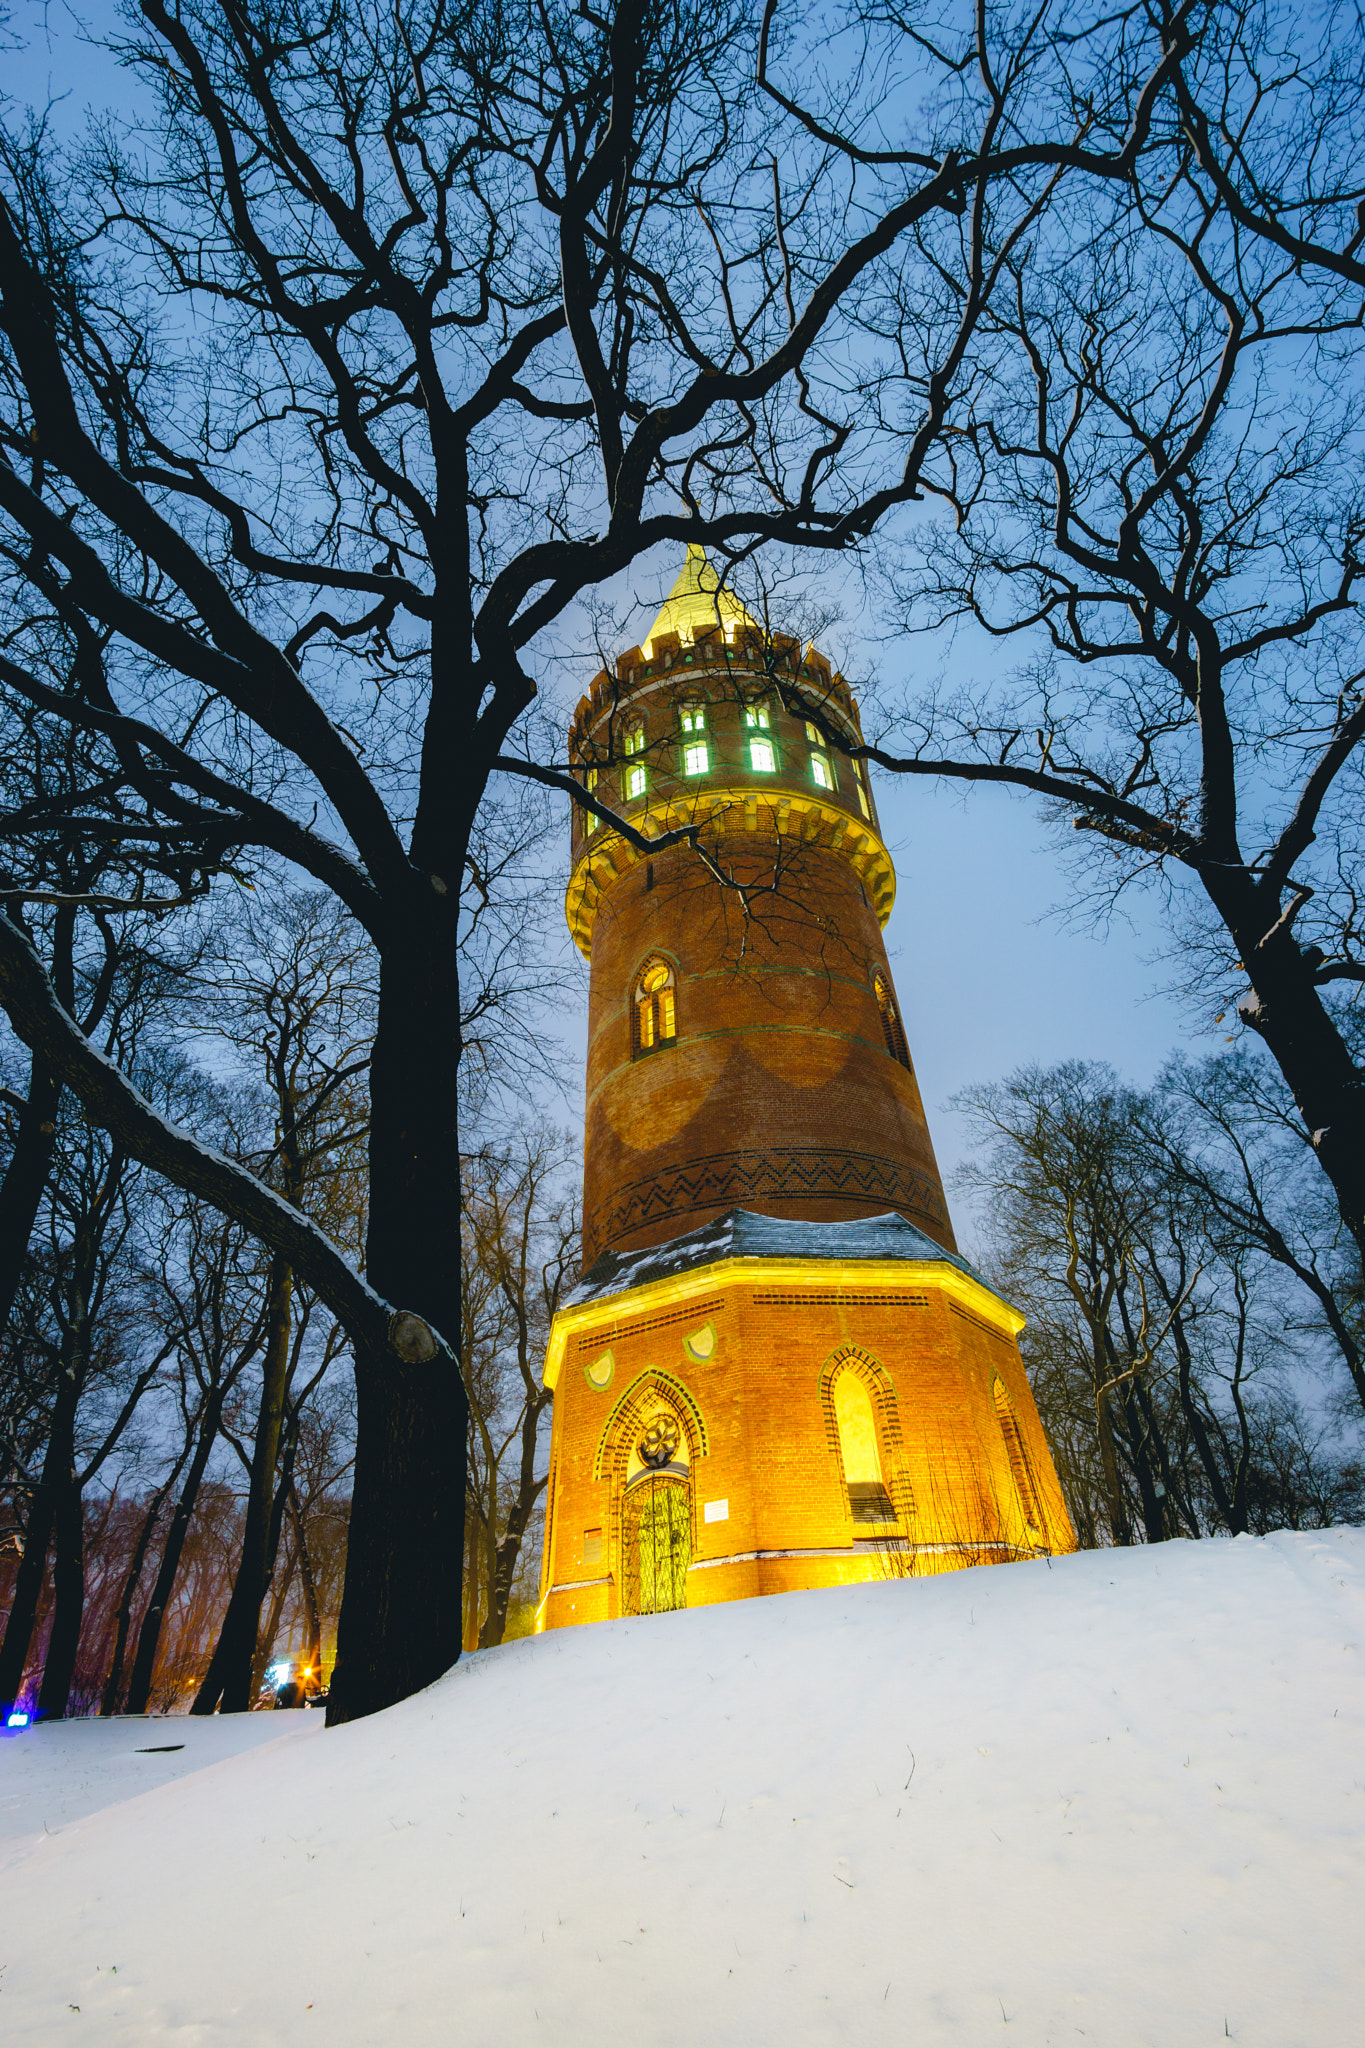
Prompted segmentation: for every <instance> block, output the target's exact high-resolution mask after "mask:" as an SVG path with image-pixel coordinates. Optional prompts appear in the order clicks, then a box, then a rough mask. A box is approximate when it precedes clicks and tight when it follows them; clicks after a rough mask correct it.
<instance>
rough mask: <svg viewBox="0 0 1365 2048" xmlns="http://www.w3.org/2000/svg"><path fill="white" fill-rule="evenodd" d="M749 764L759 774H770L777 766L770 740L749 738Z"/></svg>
mask: <svg viewBox="0 0 1365 2048" xmlns="http://www.w3.org/2000/svg"><path fill="white" fill-rule="evenodd" d="M749 766H750V767H751V768H756V769H757V770H758V772H759V774H760V775H771V774H772V772H773V770H774V769H775V768H776V766H777V756H776V754H775V753H774V752H773V743H772V741H771V740H750V742H749Z"/></svg>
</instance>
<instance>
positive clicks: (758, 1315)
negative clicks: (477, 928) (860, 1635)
mask: <svg viewBox="0 0 1365 2048" xmlns="http://www.w3.org/2000/svg"><path fill="white" fill-rule="evenodd" d="M719 629H723V630H719ZM794 693H795V701H793V695H794ZM803 700H804V701H803ZM813 704H818V705H819V710H818V712H817V713H815V714H814V715H813V716H812V715H810V710H809V708H810V706H812V705H813ZM616 721H619V722H620V723H619V729H620V730H621V731H623V732H626V733H629V734H636V733H638V734H640V735H641V736H642V738H641V744H642V747H643V736H644V735H645V734H646V733H648V734H649V735H650V736H651V744H650V746H649V747H647V748H643V751H641V752H638V753H630V754H629V758H626V759H621V758H620V757H619V755H618V756H616V757H615V758H614V759H613V754H612V746H613V734H614V733H615V732H616V731H617V729H618V726H617V723H616ZM817 721H818V722H817ZM844 734H846V735H848V736H849V743H850V744H851V745H854V746H861V743H862V734H861V726H860V722H859V718H858V709H857V704H856V701H855V699H854V697H853V693H852V692H851V690H850V689H849V687H848V685H847V683H846V681H845V680H844V678H843V677H842V676H839V675H838V674H836V673H834V672H833V670H832V669H831V665H830V663H829V662H828V661H827V660H825V658H824V657H823V656H822V655H821V654H820V653H819V651H818V650H817V649H816V648H814V647H808V646H803V645H802V643H801V642H799V641H798V640H797V639H796V637H795V636H794V635H791V634H784V633H781V632H777V631H774V632H772V633H771V634H769V633H767V632H766V631H765V632H760V631H759V630H758V628H757V625H756V622H755V621H754V620H752V619H751V618H749V616H748V614H747V613H746V612H745V611H744V609H743V606H742V605H740V604H738V603H737V601H736V600H734V599H733V598H731V597H730V596H729V595H728V593H726V592H723V591H721V590H720V588H719V580H718V579H717V578H716V577H715V575H714V572H713V571H712V570H711V569H710V566H709V565H708V564H707V563H706V562H705V560H704V558H703V557H702V556H701V555H700V554H699V553H698V552H696V551H693V552H692V553H690V554H689V557H688V560H687V562H686V563H685V564H684V566H683V571H682V574H681V575H680V576H679V578H678V581H677V582H676V584H675V585H674V587H673V590H672V591H671V592H670V594H669V597H668V598H667V599H666V600H665V602H664V605H663V607H662V609H661V610H660V612H659V615H658V617H657V618H656V620H655V622H654V625H653V627H652V628H651V631H650V633H649V635H647V636H646V639H645V641H644V642H643V643H642V645H641V646H640V647H639V648H635V649H631V650H629V651H628V652H625V653H623V654H622V655H621V656H620V657H619V658H618V660H617V661H616V662H615V664H614V671H613V673H612V674H610V675H608V673H607V672H606V671H605V670H604V671H603V673H602V674H601V675H600V676H599V677H598V678H597V679H596V680H595V681H594V682H593V684H592V687H591V692H590V694H588V695H585V697H584V699H583V700H582V702H581V703H580V705H579V707H578V709H577V711H576V713H575V717H574V725H573V735H572V741H571V747H572V751H573V753H574V757H575V758H576V759H578V760H580V761H586V760H591V759H597V760H603V761H613V765H612V766H610V767H609V768H607V769H605V770H604V776H603V788H604V791H605V792H606V793H607V794H609V795H610V794H611V793H612V792H613V791H614V792H615V794H616V795H617V796H618V797H620V798H622V799H624V800H625V801H627V802H630V803H631V805H632V808H631V810H630V813H629V816H630V819H631V823H632V828H633V831H634V833H635V834H637V835H638V838H639V842H640V843H639V844H638V845H634V844H627V843H626V841H625V840H624V839H623V838H622V836H621V835H620V834H619V833H617V832H614V831H612V830H611V828H610V827H609V826H608V827H606V828H604V829H602V830H600V831H598V832H596V833H593V834H589V832H588V831H587V830H586V829H585V828H584V825H583V823H582V818H581V813H580V814H579V822H578V823H577V825H576V827H575V831H574V838H573V846H572V851H573V860H572V868H571V875H570V880H569V886H568V892H567V895H566V899H565V912H566V916H567V919H568V923H569V927H570V930H571V932H572V934H573V938H574V941H575V943H576V944H577V946H578V947H579V949H580V951H581V952H582V953H583V955H584V956H585V958H587V959H588V961H589V963H590V971H591V981H590V995H589V1019H588V1065H587V1076H586V1080H587V1089H586V1129H585V1138H584V1203H583V1206H584V1226H583V1278H582V1279H581V1280H580V1281H579V1283H578V1284H577V1286H576V1287H575V1288H574V1289H572V1290H571V1291H570V1293H569V1294H568V1295H567V1296H566V1297H565V1301H564V1305H563V1307H562V1308H561V1309H560V1310H559V1312H558V1313H557V1314H556V1316H555V1318H554V1321H553V1324H552V1326H551V1331H550V1336H549V1342H548V1345H547V1349H546V1357H545V1367H544V1374H545V1384H546V1386H547V1387H550V1388H552V1389H553V1390H554V1395H555V1400H554V1408H553V1436H552V1443H551V1455H550V1478H549V1486H548V1489H547V1495H546V1517H545V1542H544V1554H543V1558H542V1579H541V1594H540V1601H539V1604H538V1607H537V1611H536V1618H535V1627H536V1628H537V1629H538V1630H539V1629H543V1628H560V1627H566V1626H578V1625H580V1624H582V1623H585V1622H590V1621H605V1620H610V1619H612V1618H613V1617H615V1616H617V1615H622V1614H633V1613H645V1612H658V1611H659V1610H661V1609H664V1608H668V1607H674V1606H679V1605H686V1606H698V1605H706V1604H710V1603H713V1602H716V1601H727V1600H739V1599H748V1598H752V1597H754V1596H756V1595H765V1594H771V1593H780V1592H786V1591H792V1590H798V1589H801V1588H806V1587H813V1586H835V1585H853V1584H857V1583H859V1582H860V1581H864V1580H867V1579H870V1578H880V1577H912V1576H917V1575H919V1574H921V1573H926V1572H936V1571H945V1570H952V1569H956V1568H957V1567H959V1566H961V1565H964V1564H990V1563H1004V1562H1008V1561H1010V1560H1012V1559H1016V1558H1028V1557H1037V1556H1042V1555H1047V1554H1050V1553H1052V1552H1057V1551H1063V1550H1068V1549H1071V1548H1074V1542H1075V1539H1074V1536H1073V1534H1072V1531H1071V1527H1070V1523H1069V1520H1068V1517H1067V1512H1066V1506H1065V1503H1064V1500H1063V1497H1062V1493H1061V1488H1060V1485H1059V1483H1058V1480H1057V1474H1056V1470H1055V1467H1054V1464H1053V1461H1052V1457H1051V1454H1050V1452H1049V1449H1048V1446H1047V1443H1046V1440H1045V1438H1044V1437H1043V1434H1042V1429H1041V1425H1040V1423H1039V1420H1038V1414H1037V1409H1036V1405H1035V1404H1034V1401H1033V1397H1032V1393H1031V1391H1030V1388H1029V1384H1028V1380H1027V1377H1026V1375H1025V1373H1024V1368H1023V1362H1022V1360H1021V1358H1020V1354H1019V1346H1018V1335H1019V1331H1020V1329H1021V1328H1022V1326H1023V1318H1022V1317H1021V1316H1020V1315H1019V1313H1018V1311H1017V1310H1016V1309H1015V1308H1013V1307H1012V1306H1011V1304H1010V1303H1009V1302H1007V1301H1005V1300H1003V1299H1002V1298H1001V1297H1000V1295H999V1294H998V1293H996V1292H995V1290H994V1289H993V1288H991V1287H990V1286H989V1285H988V1284H987V1282H986V1281H985V1280H984V1279H983V1278H982V1276H981V1275H980V1274H978V1273H975V1272H974V1271H973V1270H972V1269H971V1267H970V1266H969V1265H968V1264H967V1262H966V1261H965V1260H964V1259H962V1258H961V1257H960V1256H959V1254H958V1252H957V1250H956V1246H955V1242H954V1237H953V1228H952V1222H951V1218H950V1216H949V1212H948V1205H947V1201H946V1199H945V1197H944V1194H943V1189H942V1183H941V1181H940V1178H939V1174H938V1168H937V1165H936V1163H935V1159H934V1150H933V1143H932V1139H931V1137H930V1133H929V1127H928V1122H927V1119H926V1117H925V1112H924V1104H923V1101H922V1099H921V1097H920V1092H919V1086H918V1083H917V1080H916V1077H915V1072H914V1066H913V1062H912V1061H911V1058H910V1048H909V1045H908V1043H907V1040H906V1035H905V1030H904V1025H903V1013H902V1010H901V1006H900V1004H899V1002H898V1000H897V996H896V991H895V981H894V976H893V973H892V969H891V964H890V961H889V959H888V956H887V952H886V947H885V943H884V941H883V938H882V929H883V927H884V926H885V924H886V921H887V919H888V917H889V916H890V914H891V909H892V905H893V903H894V901H895V886H896V884H895V869H894V866H893V864H892V861H891V858H890V855H889V854H888V852H887V850H886V848H885V846H884V845H883V844H882V842H881V838H880V836H879V833H878V831H877V829H876V826H875V823H874V815H873V806H872V802H871V798H870V795H869V784H868V776H867V771H866V769H865V767H864V766H863V765H862V763H861V762H855V763H854V764H853V766H852V769H851V770H850V769H849V767H848V765H847V763H845V766H844V767H843V768H839V767H838V765H837V762H838V745H839V744H840V743H841V736H842V735H844ZM713 771H714V772H713ZM632 774H636V775H638V776H639V777H640V778H641V780H640V781H639V783H638V784H637V783H634V782H632V780H631V776H632ZM679 828H684V829H685V828H699V832H698V843H697V845H696V846H693V845H689V844H682V843H678V840H677V839H675V838H674V835H677V834H679ZM670 839H672V840H673V841H674V843H672V844H664V845H663V846H662V847H660V846H656V845H655V844H654V842H656V841H665V840H670ZM698 852H700V853H701V854H702V855H703V856H705V858H703V859H698ZM736 886H737V887H738V889H739V890H740V891H742V892H743V894H742V896H739V895H736V894H735V893H734V888H735V887H736ZM753 902H759V903H761V904H762V906H763V914H762V915H761V916H759V917H757V918H745V917H743V915H742V914H740V913H739V912H737V910H736V906H737V905H739V904H741V903H743V904H744V905H750V904H752V903H753ZM736 932H739V933H740V934H741V935H742V944H738V945H737V946H736V945H732V943H731V942H732V940H733V939H734V936H735V933H736ZM932 970H933V963H931V962H925V961H917V962H916V965H915V973H916V976H917V979H919V980H920V981H925V980H927V979H929V978H930V977H931V975H932ZM566 1364H567V1365H569V1367H570V1369H569V1370H568V1371H566V1370H565V1369H564V1368H565V1366H566Z"/></svg>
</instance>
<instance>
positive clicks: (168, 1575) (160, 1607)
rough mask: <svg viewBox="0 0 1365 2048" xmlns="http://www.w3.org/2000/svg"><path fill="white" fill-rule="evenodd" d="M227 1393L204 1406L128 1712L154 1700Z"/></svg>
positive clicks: (220, 1391) (218, 1391)
mask: <svg viewBox="0 0 1365 2048" xmlns="http://www.w3.org/2000/svg"><path fill="white" fill-rule="evenodd" d="M225 1394H226V1389H225V1388H223V1387H215V1388H214V1390H213V1392H212V1393H211V1394H210V1396H209V1398H208V1401H207V1402H206V1403H205V1406H204V1414H203V1419H202V1421H201V1424H200V1429H199V1441H198V1443H197V1444H196V1445H195V1447H194V1456H193V1458H192V1459H191V1460H190V1469H189V1471H188V1473H187V1474H186V1476H185V1484H184V1487H183V1489H182V1491H181V1494H180V1498H179V1500H178V1501H177V1502H176V1504H175V1513H174V1514H173V1515H172V1516H171V1526H170V1528H169V1529H168V1530H167V1531H166V1547H165V1549H164V1550H163V1551H162V1553H161V1562H160V1564H159V1565H158V1567H157V1573H156V1583H155V1585H154V1586H153V1587H152V1597H151V1599H150V1600H149V1601H148V1602H147V1612H146V1613H145V1614H144V1615H143V1617H142V1627H141V1628H140V1629H139V1630H138V1638H137V1654H136V1656H135V1657H134V1659H133V1675H132V1677H131V1679H130V1680H129V1681H128V1705H127V1707H126V1708H125V1710H124V1711H125V1712H126V1713H129V1714H145V1713H146V1711H147V1701H148V1700H149V1699H150V1697H151V1691H152V1678H153V1676H154V1674H155V1671H156V1653H157V1651H158V1649H159V1648H160V1647H161V1624H162V1622H163V1621H164V1620H165V1618H166V1609H167V1608H168V1607H169V1605H170V1601H171V1594H172V1593H173V1592H174V1590H175V1579H176V1573H177V1572H178V1571H179V1569H180V1555H181V1552H182V1551H183V1550H184V1548H185V1538H186V1536H187V1535H188V1534H189V1527H190V1517H191V1516H192V1515H193V1513H194V1504H195V1502H196V1500H197V1499H198V1498H199V1488H200V1486H201V1484H202V1483H203V1478H204V1474H205V1472H206V1471H207V1470H208V1462H209V1459H210V1458H211V1457H212V1455H213V1447H214V1444H215V1443H216V1442H217V1441H218V1423H219V1419H220V1418H221V1416H222V1412H223V1400H224V1397H225Z"/></svg>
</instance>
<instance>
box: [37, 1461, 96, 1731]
mask: <svg viewBox="0 0 1365 2048" xmlns="http://www.w3.org/2000/svg"><path fill="white" fill-rule="evenodd" d="M52 1535H53V1550H52V1581H53V1591H54V1596H55V1597H54V1601H53V1611H52V1632H51V1634H50V1635H49V1636H48V1639H47V1656H46V1658H45V1659H44V1662H43V1682H42V1686H41V1687H40V1689H39V1693H38V1719H39V1720H40V1721H60V1720H62V1719H63V1717H64V1716H65V1714H66V1710H67V1707H68V1705H69V1704H70V1700H71V1681H72V1678H73V1677H74V1676H75V1671H76V1653H77V1651H78V1650H79V1649H80V1642H81V1623H82V1621H83V1620H84V1618H85V1523H84V1516H83V1514H82V1504H81V1490H80V1487H79V1486H78V1484H77V1483H76V1475H75V1471H74V1469H73V1470H72V1472H71V1476H70V1481H69V1483H68V1484H67V1485H66V1486H64V1487H63V1488H62V1491H61V1493H60V1495H59V1496H58V1500H57V1509H56V1513H55V1515H54V1516H53V1522H52Z"/></svg>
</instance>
